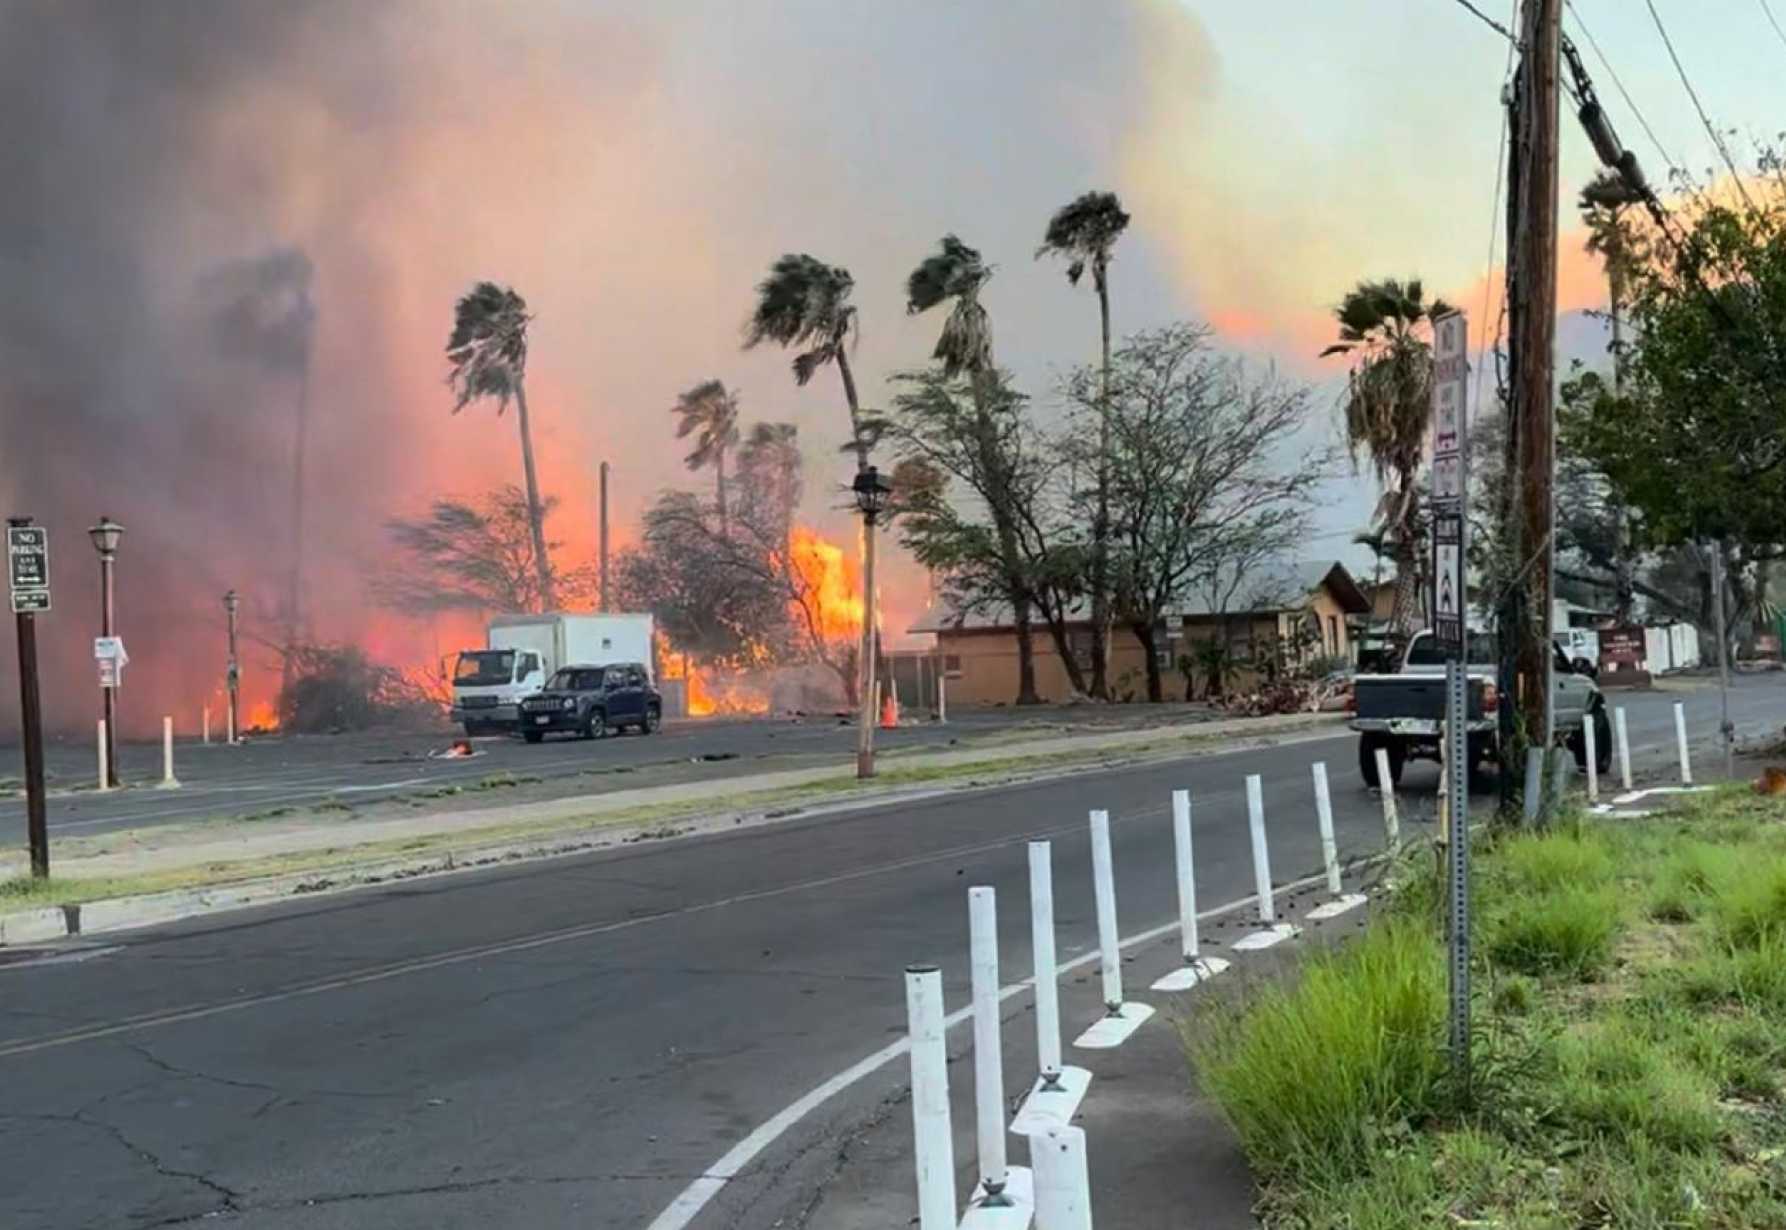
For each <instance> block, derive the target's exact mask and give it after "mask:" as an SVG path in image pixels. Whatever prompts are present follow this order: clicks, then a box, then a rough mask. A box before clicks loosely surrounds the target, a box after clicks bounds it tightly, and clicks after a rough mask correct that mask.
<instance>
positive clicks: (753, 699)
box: [688, 671, 769, 717]
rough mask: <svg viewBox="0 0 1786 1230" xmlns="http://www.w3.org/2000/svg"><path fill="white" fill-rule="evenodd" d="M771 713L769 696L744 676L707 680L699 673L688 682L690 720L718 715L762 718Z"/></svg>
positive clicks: (695, 673) (726, 676)
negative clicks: (748, 715)
mask: <svg viewBox="0 0 1786 1230" xmlns="http://www.w3.org/2000/svg"><path fill="white" fill-rule="evenodd" d="M767 712H769V694H768V692H766V691H765V690H764V689H762V688H761V687H759V686H757V684H756V682H755V681H754V680H753V679H750V678H748V677H746V676H744V675H740V674H733V675H725V676H721V677H719V678H716V679H711V680H710V679H707V678H706V677H704V676H703V675H702V674H701V673H700V672H699V671H696V672H694V673H692V674H690V676H689V679H688V713H689V716H690V717H713V716H714V715H716V714H761V713H767Z"/></svg>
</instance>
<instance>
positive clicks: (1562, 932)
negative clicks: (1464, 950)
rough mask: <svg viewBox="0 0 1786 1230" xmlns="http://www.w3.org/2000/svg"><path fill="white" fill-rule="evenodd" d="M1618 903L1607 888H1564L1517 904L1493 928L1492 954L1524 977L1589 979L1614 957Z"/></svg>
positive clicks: (1497, 920)
mask: <svg viewBox="0 0 1786 1230" xmlns="http://www.w3.org/2000/svg"><path fill="white" fill-rule="evenodd" d="M1617 928H1618V900H1617V898H1616V897H1615V896H1614V895H1613V894H1612V892H1611V891H1610V890H1607V889H1586V888H1576V889H1562V890H1558V891H1555V892H1552V893H1550V894H1548V895H1547V896H1544V897H1540V898H1537V899H1526V900H1522V901H1516V902H1514V903H1513V904H1512V905H1511V906H1510V907H1509V908H1508V909H1507V911H1506V912H1505V913H1503V914H1501V915H1500V916H1499V917H1498V918H1497V919H1495V921H1494V922H1493V923H1491V924H1490V928H1489V936H1488V955H1489V957H1490V958H1491V959H1492V960H1493V961H1494V962H1495V963H1496V964H1497V965H1501V966H1504V967H1505V968H1507V969H1510V970H1517V971H1518V972H1520V973H1522V974H1561V975H1564V976H1567V977H1571V978H1582V979H1585V978H1590V977H1592V976H1593V975H1594V974H1596V973H1598V972H1599V971H1600V970H1601V969H1603V968H1604V967H1605V965H1606V961H1607V958H1608V957H1609V956H1611V954H1612V937H1613V933H1614V932H1615V931H1616V930H1617Z"/></svg>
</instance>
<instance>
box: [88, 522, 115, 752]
mask: <svg viewBox="0 0 1786 1230" xmlns="http://www.w3.org/2000/svg"><path fill="white" fill-rule="evenodd" d="M87 537H89V538H91V539H92V540H93V549H94V550H95V551H97V552H99V635H101V636H113V635H115V633H114V632H113V630H112V614H113V611H112V565H113V563H115V562H116V560H117V558H118V540H119V539H121V538H123V537H124V527H123V526H121V525H119V524H118V523H117V522H116V521H113V520H112V519H111V518H110V517H101V518H100V519H99V524H97V525H94V526H90V527H89V528H88V530H87ZM111 678H112V679H113V680H114V682H113V683H108V684H103V685H101V687H100V689H99V693H100V697H101V700H102V702H103V712H104V715H105V781H104V783H103V785H105V786H107V787H111V786H116V785H117V784H118V706H117V685H116V682H115V681H116V679H117V676H116V675H113V676H112V677H111Z"/></svg>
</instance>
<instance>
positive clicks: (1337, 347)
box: [1321, 278, 1451, 632]
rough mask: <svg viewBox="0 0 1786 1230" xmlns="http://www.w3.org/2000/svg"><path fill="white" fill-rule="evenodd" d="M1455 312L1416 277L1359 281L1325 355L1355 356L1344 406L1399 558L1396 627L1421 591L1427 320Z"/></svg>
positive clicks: (1338, 315) (1380, 522)
mask: <svg viewBox="0 0 1786 1230" xmlns="http://www.w3.org/2000/svg"><path fill="white" fill-rule="evenodd" d="M1450 310H1451V308H1450V306H1449V305H1447V304H1446V303H1444V302H1443V301H1442V300H1438V299H1435V300H1433V301H1432V302H1430V303H1428V302H1427V301H1426V295H1425V290H1424V288H1423V287H1422V286H1421V284H1420V281H1419V279H1418V278H1414V279H1410V280H1408V281H1407V282H1405V283H1404V282H1401V281H1398V280H1396V279H1394V278H1386V279H1384V280H1382V281H1380V282H1360V283H1359V284H1358V285H1357V286H1355V287H1354V288H1353V289H1351V290H1350V291H1347V292H1346V297H1345V298H1344V299H1342V300H1341V301H1340V305H1339V307H1338V308H1336V309H1335V310H1334V317H1335V319H1336V320H1338V322H1339V327H1340V328H1339V340H1338V341H1337V342H1335V343H1334V344H1333V345H1331V346H1329V347H1327V349H1325V350H1323V351H1322V352H1321V357H1323V358H1326V357H1327V356H1328V355H1335V354H1344V355H1349V356H1351V357H1352V360H1353V362H1352V370H1351V373H1350V376H1349V378H1348V380H1347V383H1346V393H1345V397H1344V399H1343V400H1342V403H1341V406H1342V410H1343V413H1344V418H1345V427H1346V443H1347V446H1348V447H1349V448H1350V450H1351V453H1352V460H1353V464H1354V465H1356V464H1357V462H1358V456H1359V454H1360V453H1361V452H1362V453H1364V454H1366V455H1367V456H1369V458H1370V462H1371V468H1372V470H1373V471H1374V472H1375V474H1376V478H1377V482H1378V483H1379V484H1380V485H1381V486H1382V488H1383V497H1382V499H1381V500H1380V501H1379V503H1378V505H1377V510H1376V514H1375V516H1374V517H1373V518H1372V520H1373V522H1374V523H1375V524H1376V525H1377V526H1379V527H1381V528H1383V529H1386V530H1388V531H1389V534H1390V542H1391V543H1392V544H1393V547H1394V552H1395V554H1394V559H1395V606H1394V608H1393V612H1392V614H1391V616H1390V623H1391V626H1392V627H1393V628H1394V630H1395V631H1397V632H1406V631H1408V630H1409V629H1410V628H1412V627H1413V625H1414V622H1415V617H1416V612H1415V609H1414V608H1415V605H1416V598H1417V595H1418V593H1419V577H1420V561H1419V547H1418V546H1417V544H1418V543H1419V541H1420V537H1421V535H1420V532H1419V521H1420V500H1419V486H1418V481H1417V480H1418V477H1419V471H1420V466H1421V461H1422V457H1423V455H1424V451H1425V444H1426V429H1427V425H1428V424H1429V423H1430V422H1431V420H1432V384H1433V357H1432V346H1431V344H1430V342H1429V341H1428V336H1429V334H1430V331H1431V330H1430V322H1431V321H1432V320H1433V319H1434V318H1436V317H1438V316H1442V315H1444V314H1445V313H1446V312H1449V311H1450Z"/></svg>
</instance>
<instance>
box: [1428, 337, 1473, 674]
mask: <svg viewBox="0 0 1786 1230" xmlns="http://www.w3.org/2000/svg"><path fill="white" fill-rule="evenodd" d="M1469 344H1470V342H1469V327H1468V325H1467V324H1466V323H1465V321H1464V318H1463V315H1462V314H1461V313H1458V312H1450V313H1447V314H1446V315H1444V316H1441V317H1439V318H1438V319H1437V320H1435V321H1433V464H1432V473H1431V475H1430V476H1429V478H1430V481H1429V484H1428V491H1429V492H1430V512H1431V515H1432V550H1433V556H1432V564H1433V571H1432V578H1433V579H1432V630H1433V639H1434V640H1435V641H1437V642H1438V646H1439V650H1440V652H1441V653H1442V654H1443V655H1444V656H1445V658H1446V659H1448V660H1458V659H1461V658H1462V657H1463V656H1464V636H1465V629H1466V628H1467V626H1468V622H1469V605H1470V603H1469V590H1468V589H1467V588H1466V586H1467V584H1468V576H1467V570H1468V564H1467V558H1468V557H1467V551H1466V547H1467V545H1468V544H1467V542H1466V539H1467V537H1468V535H1467V532H1466V531H1467V524H1468V523H1467V521H1466V518H1467V516H1468V511H1469V494H1470V483H1469V462H1468V455H1469V444H1470V423H1469V417H1470V416H1469V408H1468V406H1467V404H1466V397H1467V393H1468V389H1469V359H1468V354H1469Z"/></svg>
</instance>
